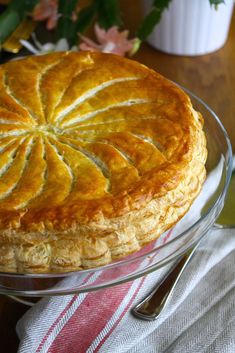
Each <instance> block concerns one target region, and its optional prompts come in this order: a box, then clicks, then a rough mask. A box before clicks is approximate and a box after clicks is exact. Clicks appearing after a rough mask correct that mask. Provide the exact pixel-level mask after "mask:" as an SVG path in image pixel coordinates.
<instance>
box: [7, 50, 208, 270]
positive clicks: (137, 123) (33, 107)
mask: <svg viewBox="0 0 235 353" xmlns="http://www.w3.org/2000/svg"><path fill="white" fill-rule="evenodd" d="M108 57H109V58H108V59H107V60H105V59H106V57H105V59H104V56H103V55H102V54H89V53H80V54H77V53H62V54H61V53H59V54H52V55H47V56H41V57H37V58H35V57H31V58H27V59H25V60H23V61H18V62H12V63H9V64H6V65H4V66H2V68H1V69H0V134H1V139H0V212H2V214H4V215H5V216H4V217H5V219H6V221H5V220H3V216H2V224H3V225H2V227H4V226H5V227H6V228H7V229H9V228H12V227H13V228H16V229H17V228H22V232H26V233H28V234H29V233H30V232H29V231H32V232H34V233H33V236H32V239H34V240H32V239H31V240H30V241H29V240H27V241H25V242H26V243H34V242H35V231H38V232H39V233H40V234H42V233H43V231H44V230H45V228H46V230H47V231H48V229H52V228H53V230H56V229H57V228H58V229H57V230H56V232H57V233H58V232H61V230H63V231H67V229H70V228H73V227H74V222H75V220H76V216H77V220H78V222H80V223H81V224H82V223H84V222H85V223H89V221H92V222H93V223H94V220H95V219H97V217H98V216H97V215H96V214H95V213H97V214H98V213H99V212H100V209H102V207H103V209H104V211H103V217H105V215H106V216H107V217H108V218H110V217H111V218H112V217H118V216H120V215H122V214H123V213H125V209H126V211H127V212H129V211H131V209H129V210H128V207H129V206H128V205H127V204H126V205H123V203H128V202H129V203H130V204H131V202H130V201H128V200H127V197H129V198H132V199H133V200H134V202H133V204H135V205H136V199H138V200H139V199H141V197H142V198H143V199H144V202H145V203H146V202H147V201H145V199H146V200H147V199H148V197H149V196H148V194H152V196H151V197H150V201H151V198H152V199H154V194H157V192H158V193H159V195H160V194H161V192H162V191H161V190H162V188H164V190H165V189H167V188H169V190H170V189H171V186H169V187H168V186H167V183H168V179H169V184H172V185H173V186H174V183H175V187H177V186H178V184H179V180H180V179H179V180H178V181H177V177H175V179H176V181H175V182H174V180H173V179H174V176H173V174H174V173H175V171H174V167H173V168H169V166H175V165H181V166H182V170H184V173H185V170H186V169H185V161H186V162H190V161H191V160H192V159H193V158H192V155H193V153H194V154H195V153H198V162H199V161H200V168H201V172H200V173H201V174H200V173H199V174H198V177H199V179H200V175H201V179H203V175H204V174H205V172H204V162H205V156H206V152H205V142H203V140H204V135H203V134H202V132H201V120H200V118H199V116H198V115H197V114H196V113H195V112H193V111H192V108H191V107H190V104H189V101H188V100H187V98H186V97H187V96H185V95H182V92H181V91H180V90H179V89H178V88H177V87H176V86H174V85H173V84H172V83H170V82H168V81H167V80H165V79H162V77H161V76H160V75H158V74H156V73H154V74H153V72H152V71H150V70H148V69H146V68H145V67H144V66H141V65H140V64H137V63H134V62H133V63H132V64H130V63H131V62H129V61H127V60H124V59H122V58H117V57H113V56H108ZM179 103H182V107H181V106H179ZM190 109H191V110H190ZM177 110H178V111H177ZM179 114H185V118H184V119H182V120H181V121H179V120H178V116H179ZM189 117H190V119H191V121H190V120H189ZM192 117H193V118H192ZM189 122H190V124H191V125H189ZM193 125H194V127H195V131H190V129H192V127H193ZM196 139H197V142H195V141H196ZM193 141H194V142H195V144H197V145H200V141H201V143H202V146H204V150H203V147H200V148H199V149H198V151H197V152H195V151H193V152H192V151H191V149H192V143H193ZM194 148H195V146H194ZM200 151H201V152H203V153H202V155H200ZM190 163H191V164H192V165H191V168H192V166H193V163H192V162H190ZM163 170H164V171H165V174H164V173H163ZM202 170H203V171H202ZM161 173H163V177H164V178H165V180H164V183H165V184H166V185H161V187H160V189H159V190H157V191H156V190H154V187H153V186H152V185H153V182H154V181H153V180H152V179H154V178H155V179H156V176H158V177H157V179H156V180H155V179H154V180H155V185H157V184H158V183H159V180H160V179H159V178H160V177H161ZM176 174H177V173H176ZM181 174H182V173H181ZM143 181H144V182H143ZM164 183H162V184H164ZM137 191H140V195H139V194H138V195H137V194H136V193H137ZM141 192H142V196H141ZM165 193H166V190H165ZM163 194H164V192H163ZM130 195H133V197H132V196H130ZM121 197H122V202H121V201H120V202H119V203H118V201H116V200H117V199H118V198H119V199H120V198H121ZM193 197H195V195H193ZM110 200H114V201H110ZM106 202H107V205H108V206H106ZM112 202H113V203H112ZM115 202H116V204H117V206H115ZM141 202H142V201H140V205H141ZM190 202H191V197H190ZM142 203H143V202H142ZM110 204H112V205H114V206H110ZM83 205H84V207H83ZM64 207H65V209H66V210H65V209H64ZM82 207H83V208H84V210H87V211H89V212H91V214H92V212H93V213H94V215H93V214H92V215H91V217H90V219H89V215H87V214H85V216H84V211H81V208H82ZM118 207H120V212H119V213H120V215H119V213H118V210H117V212H116V211H115V208H116V209H118ZM135 208H136V206H133V209H135ZM73 209H75V211H73ZM97 209H99V211H97ZM42 210H46V211H45V212H44V211H42ZM50 210H53V212H52V211H50ZM94 210H95V211H94ZM70 211H71V213H72V216H71V218H70V217H69V216H68V213H69V212H70ZM114 211H115V212H116V216H115V212H114ZM6 212H8V213H7V216H6ZM17 212H18V213H17ZM89 212H88V213H89ZM110 212H113V214H112V213H110ZM184 212H185V211H184ZM52 213H53V215H52V216H50V215H51V214H52ZM45 214H46V215H48V217H49V218H48V219H47V217H46V218H45ZM73 214H76V216H73ZM8 215H10V216H9V218H10V221H9V224H8V225H6V222H7V220H8ZM11 215H12V219H11ZM15 217H16V218H15ZM17 217H18V218H17ZM53 217H54V218H53ZM56 217H57V219H56ZM79 217H80V218H82V217H83V218H85V219H88V221H87V220H86V221H84V222H83V221H81V220H80V218H79ZM92 217H93V218H92ZM44 218H45V219H44ZM16 219H17V220H18V222H20V225H19V224H18V223H17V221H16ZM19 220H20V221H19ZM14 222H16V224H17V225H16V226H14ZM98 223H99V222H98ZM172 223H174V222H172ZM45 225H46V226H45ZM66 227H67V228H66ZM102 227H103V228H105V227H104V226H101V228H102ZM41 228H42V229H41ZM47 228H48V229H47ZM98 228H99V227H98ZM163 228H164V227H163ZM95 229H96V230H97V226H96V227H95ZM163 230H164V229H163ZM84 232H85V231H83V233H84ZM89 232H90V230H88V229H87V234H89ZM107 232H108V230H106V233H107ZM52 233H53V232H52ZM111 233H112V231H111ZM3 234H4V236H3V238H4V237H6V238H9V237H8V233H7V232H5V233H4V232H3ZM26 238H27V235H26ZM38 239H41V238H40V235H38ZM49 240H50V236H49ZM72 241H74V239H73V240H72ZM79 241H81V240H79ZM142 243H144V241H142ZM58 246H59V245H58ZM82 251H83V252H84V253H86V251H87V250H84V249H83V250H82ZM124 255H125V253H124ZM94 257H95V256H94ZM18 258H20V255H19V254H18ZM98 264H99V263H98ZM101 264H102V261H101ZM89 266H90V265H89V264H88V267H89ZM26 267H27V266H26ZM39 267H40V266H39ZM47 267H48V266H47Z"/></svg>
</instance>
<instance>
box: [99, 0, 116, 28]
mask: <svg viewBox="0 0 235 353" xmlns="http://www.w3.org/2000/svg"><path fill="white" fill-rule="evenodd" d="M94 2H96V3H97V9H98V23H99V25H100V26H101V27H102V28H105V29H108V28H110V27H112V26H121V25H122V20H121V15H120V9H119V4H118V1H117V0H96V1H94Z"/></svg>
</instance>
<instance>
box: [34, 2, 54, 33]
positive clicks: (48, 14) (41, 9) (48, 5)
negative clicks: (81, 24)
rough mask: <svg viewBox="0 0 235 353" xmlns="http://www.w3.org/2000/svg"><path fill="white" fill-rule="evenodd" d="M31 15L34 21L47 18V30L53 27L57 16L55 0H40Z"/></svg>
mask: <svg viewBox="0 0 235 353" xmlns="http://www.w3.org/2000/svg"><path fill="white" fill-rule="evenodd" d="M32 16H33V19H34V20H35V21H45V20H47V24H46V27H47V29H48V30H51V29H53V28H55V27H56V25H57V21H58V18H59V14H58V3H57V0H40V2H39V4H38V5H37V6H36V7H35V9H34V11H33V15H32Z"/></svg>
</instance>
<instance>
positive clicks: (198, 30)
mask: <svg viewBox="0 0 235 353" xmlns="http://www.w3.org/2000/svg"><path fill="white" fill-rule="evenodd" d="M152 2H153V0H142V4H143V10H144V13H145V14H147V13H148V12H149V11H150V9H151V4H152ZM233 6H234V1H233V0H225V3H224V4H223V3H222V4H220V5H219V6H218V8H217V10H216V9H215V7H214V6H211V5H210V3H209V0H172V2H171V3H170V5H169V8H168V9H167V10H165V11H164V13H163V15H162V18H161V21H160V23H159V24H158V25H157V26H156V27H155V29H154V31H153V32H152V34H151V35H150V36H149V38H148V40H147V41H148V43H149V44H150V45H152V46H153V47H154V48H157V49H160V50H162V51H164V52H166V53H170V54H176V55H202V54H208V53H211V52H213V51H216V50H218V49H219V48H221V47H222V46H223V45H224V44H225V42H226V39H227V37H228V32H229V26H230V22H231V18H232V13H233Z"/></svg>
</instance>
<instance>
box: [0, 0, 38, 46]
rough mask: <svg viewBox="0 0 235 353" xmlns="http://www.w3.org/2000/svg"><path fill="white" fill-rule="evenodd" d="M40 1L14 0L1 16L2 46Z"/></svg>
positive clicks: (0, 40)
mask: <svg viewBox="0 0 235 353" xmlns="http://www.w3.org/2000/svg"><path fill="white" fill-rule="evenodd" d="M37 2H38V0H21V1H19V0H12V1H11V3H10V5H9V6H8V8H7V9H6V10H5V11H4V12H3V13H2V14H1V16H0V45H2V44H3V43H4V41H5V40H6V39H7V38H8V37H9V36H10V35H11V34H12V33H13V32H14V30H15V29H16V27H17V26H18V25H19V24H20V22H21V21H22V20H23V19H24V18H25V17H26V16H27V14H28V12H29V11H31V10H32V9H33V8H34V6H35V5H36V4H37Z"/></svg>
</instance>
